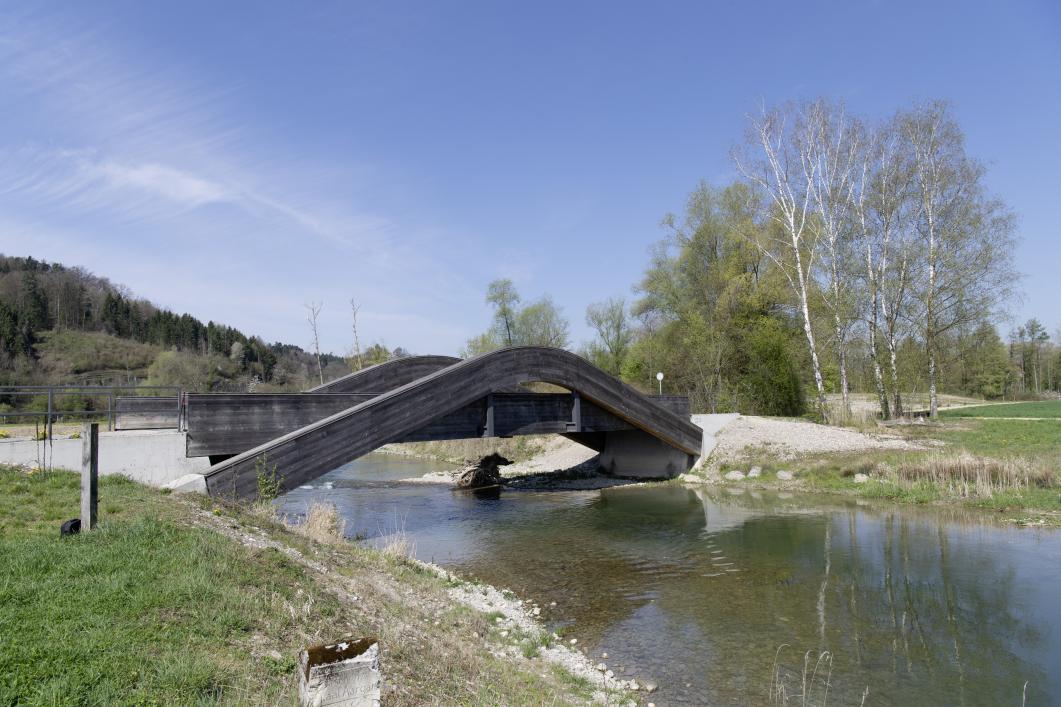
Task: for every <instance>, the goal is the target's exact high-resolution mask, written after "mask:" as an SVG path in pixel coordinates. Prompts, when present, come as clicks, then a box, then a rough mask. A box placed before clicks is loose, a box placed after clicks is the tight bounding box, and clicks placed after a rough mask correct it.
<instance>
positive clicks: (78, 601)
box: [0, 467, 636, 705]
mask: <svg viewBox="0 0 1061 707" xmlns="http://www.w3.org/2000/svg"><path fill="white" fill-rule="evenodd" d="M100 497H101V509H100V510H101V517H102V520H101V524H100V528H99V529H98V530H97V531H94V532H92V533H86V534H83V535H80V536H77V537H74V538H68V539H60V538H59V533H58V527H59V524H60V523H61V521H62V520H64V519H66V518H68V517H72V516H74V515H76V513H77V508H78V478H77V476H76V475H74V474H72V473H69V472H61V471H53V472H28V471H26V470H22V469H16V468H11V467H5V468H0V575H2V576H4V577H7V578H9V579H8V581H7V582H5V584H4V585H3V586H0V629H2V630H0V676H2V677H0V703H4V704H17V703H39V702H62V700H63V699H64V697H63V696H69V695H79V696H80V699H83V700H85V701H87V702H94V703H104V704H122V703H133V702H139V703H143V702H165V703H173V702H182V703H188V702H200V701H207V702H218V703H230V702H239V703H241V704H247V703H250V704H276V703H284V702H291V701H292V699H293V696H294V693H295V690H296V681H295V677H294V675H295V673H294V670H295V663H296V658H297V655H298V651H299V650H300V649H301V648H303V647H304V646H306V645H312V644H316V643H322V642H328V641H331V640H334V639H336V638H339V637H342V636H347V635H373V636H377V637H378V638H379V640H380V644H381V647H382V666H383V673H384V692H383V695H384V701H385V703H387V704H398V705H405V704H408V705H412V704H425V703H428V704H433V703H446V704H463V703H474V704H541V703H564V704H567V703H575V704H578V703H590V702H593V701H595V700H604V699H606V700H610V701H612V702H613V703H614V701H615V700H616V699H617V698H618V697H620V694H621V690H620V689H619V687H620V686H619V685H618V684H617V683H614V682H612V683H609V682H608V681H607V678H606V674H604V673H601V672H600V671H596V670H594V669H593V666H592V664H590V662H589V661H588V660H587V659H586V658H584V657H583V656H581V655H580V654H578V653H577V652H574V651H570V650H564V649H561V648H560V646H559V645H557V644H555V643H554V642H553V640H552V638H551V635H550V634H548V633H546V632H545V630H544V629H542V628H541V627H540V626H539V625H538V623H537V622H536V621H535V620H534V619H533V609H532V608H529V607H523V605H522V604H520V603H519V602H518V600H516V599H515V598H514V597H510V596H507V595H505V594H504V593H502V592H500V591H499V590H495V589H492V588H489V587H480V586H478V585H470V584H467V583H465V582H463V581H462V580H460V579H459V578H457V577H454V576H452V575H450V574H448V573H445V572H442V571H441V570H437V569H435V568H431V567H429V566H426V565H423V564H421V563H418V562H414V561H410V560H408V559H406V558H402V557H394V556H388V555H386V554H383V553H380V552H378V551H375V550H371V549H368V548H364V547H360V546H357V545H354V544H351V543H347V542H334V543H328V542H319V541H315V540H312V539H310V538H307V537H304V536H303V535H300V534H297V533H294V532H292V531H291V530H290V529H288V528H286V527H285V526H283V525H282V524H280V523H278V522H276V521H275V520H272V519H270V518H266V517H264V516H262V515H259V514H258V513H255V512H253V511H252V510H250V509H247V508H244V507H239V506H228V505H220V504H217V503H216V502H215V501H212V500H210V499H207V498H204V497H201V496H195V495H190V496H183V497H178V496H175V495H167V494H165V493H163V492H159V491H156V490H153V489H149V488H146V487H144V486H141V485H139V484H136V483H133V482H131V481H128V480H125V479H121V478H116V477H107V478H104V479H102V481H101V492H100ZM72 588H76V591H72ZM495 596H496V597H499V598H500V599H503V600H504V601H498V602H495V604H496V607H497V608H494V609H490V611H495V612H498V613H495V614H490V613H486V614H484V613H483V610H484V609H485V606H483V605H481V601H480V598H482V597H486V598H490V597H495ZM470 597H475V600H474V601H472V599H470ZM491 606H494V604H491ZM517 611H518V612H521V613H519V615H516V614H515V613H514V612H517ZM498 618H500V619H501V621H497V619H498ZM631 698H633V699H636V696H635V695H633V694H632V693H626V698H625V701H630V700H631Z"/></svg>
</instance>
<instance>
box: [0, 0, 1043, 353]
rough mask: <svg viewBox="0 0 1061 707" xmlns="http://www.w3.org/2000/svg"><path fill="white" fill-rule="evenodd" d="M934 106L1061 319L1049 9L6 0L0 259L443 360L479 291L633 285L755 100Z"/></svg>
mask: <svg viewBox="0 0 1061 707" xmlns="http://www.w3.org/2000/svg"><path fill="white" fill-rule="evenodd" d="M819 95H825V96H829V97H833V98H837V99H843V100H845V101H846V102H847V103H848V105H849V108H850V109H851V110H852V111H854V112H857V113H860V114H863V115H866V116H867V117H871V118H876V117H883V116H886V115H889V114H891V113H892V112H893V111H894V110H896V109H897V108H899V107H901V106H904V105H907V104H909V103H910V102H912V101H916V100H921V99H928V98H945V99H948V100H950V101H951V102H952V104H953V107H954V111H955V114H956V116H957V117H958V119H959V121H960V122H961V124H962V125H963V127H964V128H965V130H966V133H967V136H968V149H969V151H970V153H972V154H973V155H975V156H977V157H979V158H980V159H982V160H984V161H985V162H987V164H988V165H989V174H988V184H989V186H990V188H991V189H992V190H993V191H994V192H995V193H996V194H997V195H999V196H1001V197H1002V198H1003V199H1004V200H1005V201H1007V202H1008V203H1009V204H1010V205H1011V206H1012V207H1013V208H1014V210H1015V211H1016V212H1017V213H1018V214H1019V215H1020V219H1021V221H1020V223H1021V225H1020V235H1021V237H1022V239H1023V242H1022V245H1021V247H1020V250H1019V252H1018V253H1017V264H1018V267H1019V269H1020V270H1021V271H1022V272H1023V273H1025V275H1026V277H1025V280H1024V283H1023V285H1024V290H1025V293H1026V296H1025V300H1024V301H1023V302H1022V303H1018V304H1017V305H1016V306H1015V307H1014V316H1015V318H1017V319H1025V318H1027V317H1029V316H1037V317H1039V318H1040V319H1042V320H1043V321H1044V323H1046V324H1047V326H1048V328H1049V329H1050V331H1051V332H1053V331H1055V330H1056V329H1057V328H1058V327H1061V308H1059V307H1058V303H1059V302H1061V277H1059V268H1061V233H1059V227H1058V224H1059V223H1061V129H1059V126H1061V117H1059V116H1061V5H1059V4H1058V3H1056V2H1051V1H1047V0H1042V1H1039V2H1036V1H1033V0H1028V1H1023V2H1021V1H1017V2H1006V3H995V2H992V3H987V2H984V3H976V2H948V3H941V2H930V1H927V0H917V1H916V2H901V1H900V2H857V1H856V2H835V3H820V2H798V3H795V2H776V3H774V2H758V3H752V2H687V3H686V2H670V3H652V4H649V3H640V4H627V3H616V2H607V3H605V2H600V3H571V2H565V3H551V2H535V3H515V2H483V3H476V2H452V3H438V2H423V3H406V2H388V3H372V4H368V3H352V2H350V3H348V2H332V3H329V2H314V3H288V4H279V3H263V2H253V3H252V2H246V3H238V2H225V3H217V2H180V3H176V2H174V3H168V4H163V3H143V2H99V3H66V4H59V3H53V4H47V3H26V4H25V5H24V6H23V7H21V8H20V7H19V6H18V5H17V4H16V3H6V4H5V5H4V6H3V7H2V8H0V100H2V106H3V110H0V251H2V252H4V253H9V254H18V255H24V254H31V255H34V256H35V257H39V258H46V259H48V260H59V261H62V262H64V263H68V264H77V265H82V266H84V267H87V268H89V269H90V270H92V271H94V272H96V273H97V274H101V275H105V276H107V277H110V278H111V279H112V280H115V281H117V282H121V283H124V284H126V285H128V286H129V287H130V288H131V289H132V290H133V291H134V292H135V293H136V294H138V295H141V296H144V297H148V298H150V299H152V300H154V301H155V302H158V303H160V304H162V305H164V306H167V307H170V308H172V309H175V310H178V311H187V312H190V313H192V314H194V315H196V316H198V317H199V318H201V319H203V320H207V319H214V320H215V321H222V322H225V323H228V324H231V325H234V326H237V327H239V328H241V329H242V330H244V331H246V332H248V333H259V334H261V335H263V336H264V337H266V338H267V339H269V340H278V339H279V340H284V341H287V342H290V343H296V344H300V345H303V346H306V345H307V344H308V342H309V334H308V327H307V326H306V323H305V311H304V308H303V304H304V303H305V302H308V301H323V302H324V304H325V306H324V311H323V313H322V321H323V324H324V332H323V345H324V346H325V347H326V348H328V349H331V350H334V351H336V352H341V351H345V350H346V349H348V348H349V346H350V334H349V306H348V301H349V299H350V297H357V299H358V300H359V301H360V302H361V303H362V310H361V312H362V314H361V329H362V331H361V337H362V340H363V341H364V340H383V341H385V342H386V343H387V344H389V345H391V346H395V345H402V346H405V347H406V348H409V349H412V350H414V351H416V352H420V353H429V352H437V353H455V352H456V351H457V350H458V349H459V348H460V346H461V344H462V343H463V342H464V340H466V339H467V338H468V337H470V336H472V335H474V334H476V333H478V332H479V331H481V330H482V329H483V328H485V326H486V325H487V323H488V321H489V316H490V313H489V310H488V309H487V306H486V305H485V303H484V302H483V295H484V291H485V287H486V284H487V283H488V282H489V281H490V280H491V279H494V278H497V277H510V278H512V279H513V280H514V281H515V283H516V285H517V287H518V289H519V290H520V292H521V293H522V294H523V295H524V297H525V298H528V299H533V298H536V297H538V296H540V295H542V294H545V293H549V294H551V295H552V296H553V298H554V299H555V300H556V301H557V303H558V304H560V305H561V306H562V307H563V309H564V311H565V313H566V314H567V315H568V317H569V318H570V320H571V322H572V329H573V334H574V338H575V339H576V341H581V340H584V339H587V338H588V337H589V332H588V330H587V328H586V326H585V323H584V321H583V316H584V311H585V307H586V305H587V304H588V303H590V302H593V301H598V300H602V299H605V298H607V297H609V296H614V295H624V296H626V297H627V298H631V297H632V293H631V286H632V285H633V284H635V283H636V282H637V281H638V279H639V277H640V275H641V273H642V271H643V269H644V266H645V264H646V262H647V258H648V250H649V248H650V246H651V245H652V244H653V243H654V242H656V241H657V240H659V238H660V237H661V236H662V235H663V233H662V231H661V230H660V227H659V222H660V219H661V218H662V216H663V215H664V214H666V213H667V212H671V211H679V210H680V209H681V208H682V205H683V202H684V199H685V196H686V194H687V193H688V192H689V191H690V190H691V189H692V188H693V187H694V186H695V185H696V183H697V181H698V180H700V179H706V180H708V181H711V182H715V183H720V184H721V183H725V182H727V181H729V180H731V179H733V178H734V177H735V176H736V175H735V171H734V169H733V166H732V163H731V162H730V159H729V152H730V149H731V148H732V147H733V146H734V144H736V143H737V142H739V141H740V139H741V137H742V134H743V121H744V119H745V116H746V115H747V114H748V113H750V112H754V111H755V110H757V109H758V107H759V106H760V105H761V104H762V103H763V102H765V103H767V104H771V103H775V102H780V101H784V100H788V99H802V98H814V97H817V96H819Z"/></svg>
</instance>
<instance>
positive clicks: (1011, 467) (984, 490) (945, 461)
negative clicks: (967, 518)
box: [886, 452, 1058, 498]
mask: <svg viewBox="0 0 1061 707" xmlns="http://www.w3.org/2000/svg"><path fill="white" fill-rule="evenodd" d="M886 474H887V475H888V476H890V477H892V478H891V479H890V480H892V481H894V482H896V483H899V484H904V483H905V484H912V483H914V484H916V483H920V482H925V481H927V482H931V483H933V484H936V485H938V486H940V487H941V488H943V489H946V490H947V491H948V492H949V493H951V494H953V495H956V496H959V497H961V498H973V497H980V498H984V497H989V496H993V495H995V494H998V493H1006V492H1010V491H1024V490H1027V489H1034V488H1052V487H1054V486H1056V485H1057V483H1058V479H1057V478H1056V475H1055V473H1054V472H1053V471H1052V470H1049V469H1046V468H1043V467H1037V466H1033V465H1032V464H1030V463H1028V462H1027V461H1026V460H1023V459H1006V460H1001V461H1000V460H995V459H985V458H983V457H976V456H973V455H971V454H968V453H966V452H960V453H958V454H937V455H933V456H930V457H927V458H925V459H921V460H917V461H908V462H903V463H901V464H898V465H897V466H895V467H894V468H890V469H889V470H888V471H887V472H886Z"/></svg>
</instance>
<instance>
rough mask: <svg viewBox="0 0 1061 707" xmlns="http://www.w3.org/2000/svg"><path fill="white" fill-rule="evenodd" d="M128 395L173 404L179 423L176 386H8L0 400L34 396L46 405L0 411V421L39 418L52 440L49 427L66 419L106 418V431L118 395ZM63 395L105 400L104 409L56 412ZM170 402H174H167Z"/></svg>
mask: <svg viewBox="0 0 1061 707" xmlns="http://www.w3.org/2000/svg"><path fill="white" fill-rule="evenodd" d="M146 391H159V392H168V393H169V394H168V395H163V394H156V395H149V396H145V395H142V393H144V392H146ZM123 392H125V393H128V394H129V395H128V397H137V398H145V399H152V398H154V399H157V400H163V399H166V401H167V403H166V404H167V405H173V406H174V407H173V410H174V412H175V413H176V426H177V428H178V429H179V428H180V424H181V401H182V399H183V395H182V394H181V389H180V388H179V387H178V386H166V385H104V386H99V385H8V386H0V397H9V396H10V397H38V396H46V397H47V404H46V407H45V409H44V410H12V411H10V412H0V420H4V421H6V420H7V419H8V418H26V417H30V418H34V417H40V418H42V419H43V422H44V425H45V429H46V432H47V435H48V439H51V438H52V425H53V423H54V422H55V421H56V420H59V419H61V418H66V417H88V418H93V417H96V418H98V417H100V416H101V415H103V416H105V417H106V420H107V429H108V430H113V429H114V425H115V418H116V414H117V413H118V412H119V410H118V408H117V406H116V405H115V402H116V400H117V398H118V397H119V394H120V393H123ZM64 396H84V397H92V398H100V397H105V399H106V401H107V407H106V408H105V409H103V410H60V409H58V407H57V403H58V402H59V399H61V398H62V397H64ZM170 400H173V401H175V402H169V401H170Z"/></svg>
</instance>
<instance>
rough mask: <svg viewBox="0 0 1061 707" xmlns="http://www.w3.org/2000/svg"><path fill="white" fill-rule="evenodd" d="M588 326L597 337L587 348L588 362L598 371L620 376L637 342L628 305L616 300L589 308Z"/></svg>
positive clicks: (609, 300)
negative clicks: (635, 341)
mask: <svg viewBox="0 0 1061 707" xmlns="http://www.w3.org/2000/svg"><path fill="white" fill-rule="evenodd" d="M586 323H587V324H589V325H590V326H591V327H593V330H594V332H596V334H597V339H596V341H593V342H592V343H590V345H589V346H588V347H587V348H586V352H585V353H586V358H587V359H588V360H589V361H590V362H591V363H593V364H594V365H595V366H597V367H598V368H600V369H602V370H605V371H607V372H608V373H611V374H612V375H615V376H617V375H619V373H620V372H621V371H622V369H623V363H624V361H625V360H626V356H627V354H628V353H629V352H630V344H631V343H633V340H634V329H633V325H632V323H631V321H630V314H629V312H628V310H627V307H626V301H625V300H623V299H621V298H612V299H608V300H605V301H604V302H597V303H594V304H591V305H589V306H588V307H587V308H586Z"/></svg>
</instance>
